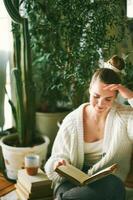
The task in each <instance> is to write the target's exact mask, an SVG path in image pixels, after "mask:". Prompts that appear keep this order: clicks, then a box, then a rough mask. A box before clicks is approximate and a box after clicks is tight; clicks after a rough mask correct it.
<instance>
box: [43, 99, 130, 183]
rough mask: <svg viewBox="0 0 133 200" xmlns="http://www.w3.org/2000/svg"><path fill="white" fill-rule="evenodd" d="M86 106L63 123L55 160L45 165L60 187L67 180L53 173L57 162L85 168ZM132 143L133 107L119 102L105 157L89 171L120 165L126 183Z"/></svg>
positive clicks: (111, 120) (109, 121)
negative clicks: (84, 135)
mask: <svg viewBox="0 0 133 200" xmlns="http://www.w3.org/2000/svg"><path fill="white" fill-rule="evenodd" d="M86 104H87V103H86ZM86 104H82V105H81V106H80V107H78V108H77V109H76V110H74V111H73V112H71V113H70V114H68V115H67V116H66V118H65V119H64V120H63V123H62V125H61V127H60V130H59V131H58V134H57V136H56V139H55V141H54V145H53V149H52V154H51V157H50V158H49V159H48V161H47V162H46V164H45V171H46V173H47V175H48V177H49V178H50V179H51V180H52V181H53V183H54V184H56V186H57V185H58V184H60V182H62V181H63V180H64V178H62V177H60V176H59V175H58V174H57V173H56V172H54V170H53V165H54V163H55V162H56V161H57V160H60V159H65V160H66V161H68V162H70V163H71V164H73V165H74V166H76V167H78V168H79V169H82V167H83V163H84V140H83V108H84V106H85V105H86ZM130 104H132V105H133V101H130ZM132 143H133V108H131V107H129V106H123V105H120V104H117V103H115V104H114V105H113V107H112V109H111V110H110V112H109V114H108V116H107V119H106V123H105V132H104V138H103V150H102V151H103V155H104V156H103V157H102V159H101V160H100V161H99V162H97V163H96V164H95V165H94V166H93V167H92V168H91V169H90V170H88V174H93V173H95V172H97V171H99V170H100V169H102V168H104V167H107V166H109V165H111V164H113V163H118V166H119V167H118V170H117V171H116V176H118V177H120V178H121V179H122V180H123V181H124V180H125V178H126V176H127V173H128V171H129V168H130V159H131V152H132Z"/></svg>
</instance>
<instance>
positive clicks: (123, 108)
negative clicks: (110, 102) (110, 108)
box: [114, 103, 133, 115]
mask: <svg viewBox="0 0 133 200" xmlns="http://www.w3.org/2000/svg"><path fill="white" fill-rule="evenodd" d="M114 107H115V109H116V111H117V112H118V113H121V114H126V115H130V114H132V115H133V107H131V106H130V105H129V104H127V105H126V104H120V103H115V105H114Z"/></svg>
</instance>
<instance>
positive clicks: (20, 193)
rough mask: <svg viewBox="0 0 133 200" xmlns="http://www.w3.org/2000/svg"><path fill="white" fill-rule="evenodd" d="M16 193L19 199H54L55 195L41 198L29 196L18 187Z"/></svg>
mask: <svg viewBox="0 0 133 200" xmlns="http://www.w3.org/2000/svg"><path fill="white" fill-rule="evenodd" d="M16 193H17V196H18V198H19V199H21V200H53V197H51V196H50V197H41V198H27V197H26V196H25V195H24V193H23V192H22V191H21V190H19V189H16Z"/></svg>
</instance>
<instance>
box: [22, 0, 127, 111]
mask: <svg viewBox="0 0 133 200" xmlns="http://www.w3.org/2000/svg"><path fill="white" fill-rule="evenodd" d="M25 2H26V4H25V5H26V12H27V14H28V18H29V23H30V36H31V47H32V54H33V59H32V63H33V73H34V80H35V87H36V93H37V98H36V105H37V107H38V108H39V109H40V110H41V108H42V107H43V108H44V111H46V112H57V111H58V110H60V108H61V107H66V106H70V107H71V108H72V109H74V108H76V107H77V106H78V105H79V104H81V103H82V102H84V101H85V99H84V97H85V94H86V88H87V86H88V81H89V80H90V77H91V76H92V73H93V71H94V70H95V69H96V68H97V65H98V61H99V58H100V51H99V50H100V49H102V50H103V49H107V51H108V54H109V53H110V54H111V49H112V47H113V46H115V45H116V42H118V41H120V40H121V39H122V36H123V31H124V29H123V26H124V16H123V13H122V4H121V1H120V0H118V1H114V0H111V1H108V3H107V2H106V1H105V0H94V1H84V2H82V3H81V1H80V0H77V1H69V0H68V1H65V0H62V1H61V0H51V1H44V0H36V1H35V0H26V1H25ZM115 13H117V15H116V14H115ZM107 51H106V52H107ZM103 56H105V54H104V55H103ZM81 94H82V95H81ZM42 104H43V106H42ZM40 105H41V106H40Z"/></svg>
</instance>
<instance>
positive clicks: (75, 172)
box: [55, 164, 118, 186]
mask: <svg viewBox="0 0 133 200" xmlns="http://www.w3.org/2000/svg"><path fill="white" fill-rule="evenodd" d="M117 167H118V165H117V164H113V165H111V166H109V167H107V168H105V169H103V170H101V171H99V172H97V173H95V174H93V175H91V176H89V175H88V174H86V173H84V172H82V171H81V170H80V169H78V168H76V167H74V166H73V165H70V164H67V165H61V166H59V167H57V168H56V169H55V171H56V172H57V173H59V174H60V175H62V176H64V177H65V178H67V179H68V180H70V181H72V182H73V183H75V184H76V185H80V186H81V185H86V184H88V183H91V182H94V181H96V180H98V179H100V178H103V177H105V176H108V175H109V174H111V173H113V172H115V170H116V169H117Z"/></svg>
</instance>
